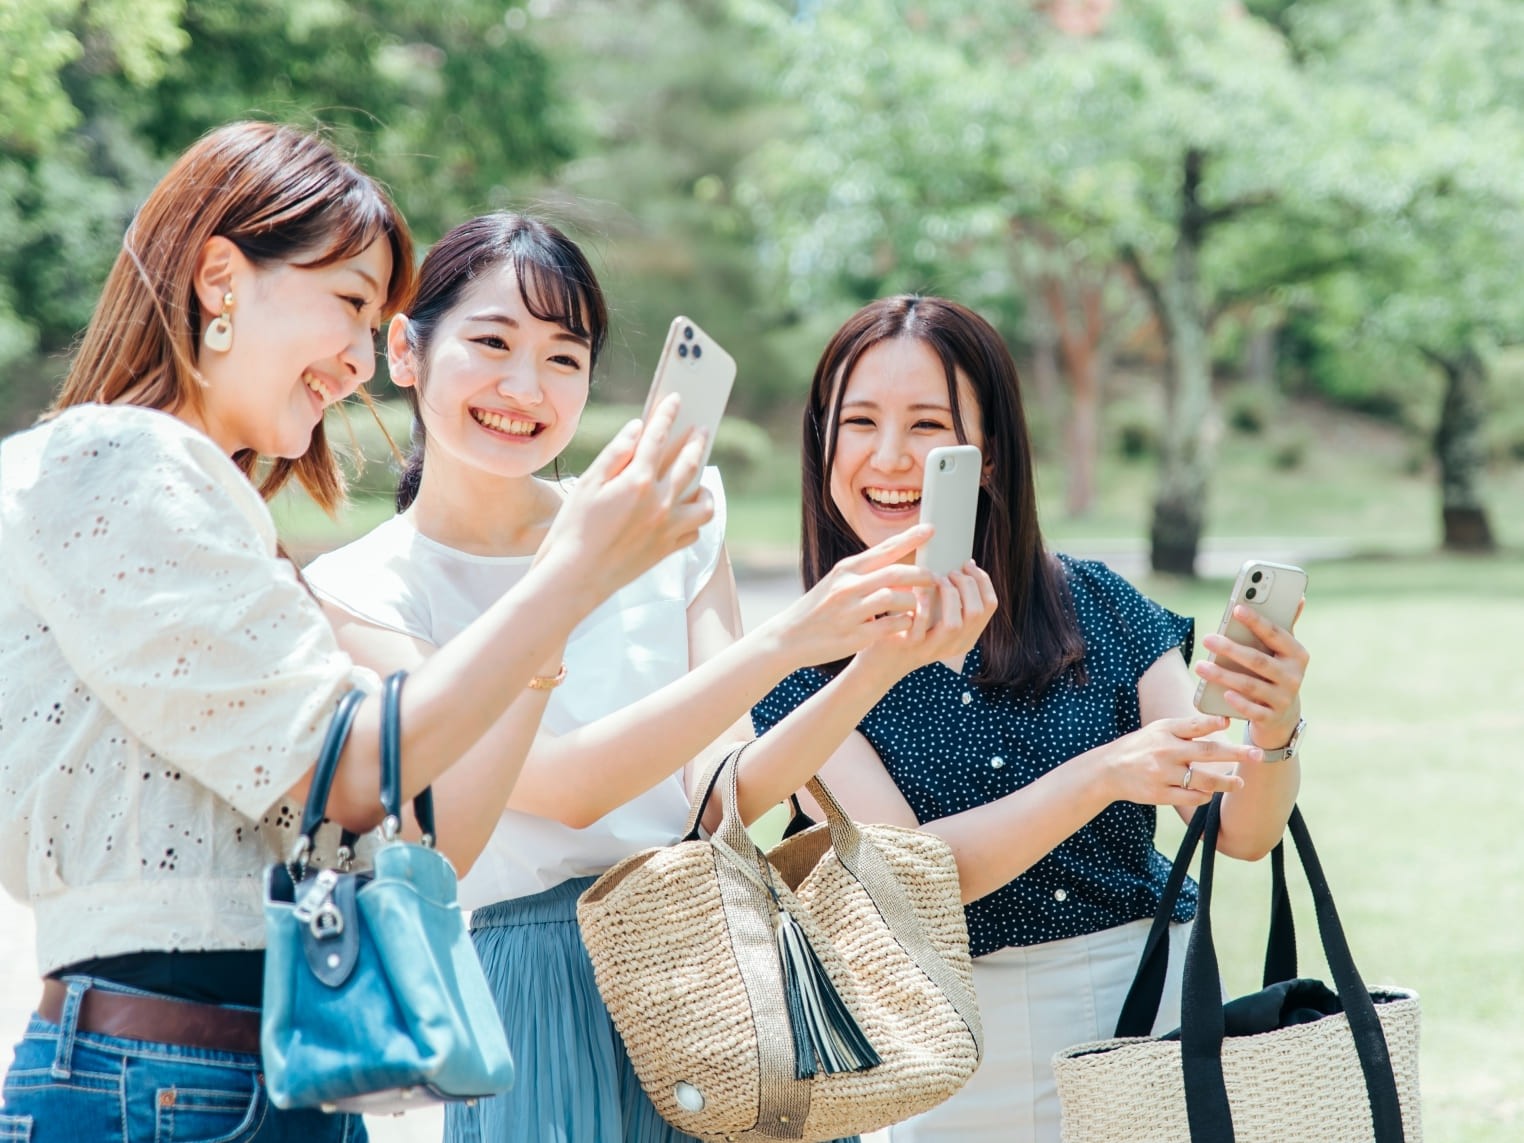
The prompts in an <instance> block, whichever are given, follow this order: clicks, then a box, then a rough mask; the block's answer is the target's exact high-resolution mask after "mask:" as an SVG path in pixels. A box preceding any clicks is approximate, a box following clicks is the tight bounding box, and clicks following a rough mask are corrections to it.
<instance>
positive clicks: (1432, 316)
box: [1289, 0, 1524, 551]
mask: <svg viewBox="0 0 1524 1143" xmlns="http://www.w3.org/2000/svg"><path fill="white" fill-rule="evenodd" d="M1289 17H1290V18H1291V20H1292V23H1293V27H1294V28H1295V29H1296V33H1297V37H1298V41H1299V43H1300V44H1301V45H1302V46H1303V50H1304V51H1305V53H1306V54H1307V56H1308V58H1309V61H1310V66H1313V67H1317V68H1321V69H1324V70H1327V71H1330V72H1332V71H1337V72H1338V73H1339V74H1341V75H1342V76H1344V77H1346V78H1347V80H1348V81H1350V82H1353V83H1356V84H1358V85H1359V86H1360V87H1361V88H1362V89H1364V90H1365V91H1366V92H1367V93H1368V101H1369V103H1370V105H1372V106H1393V105H1397V106H1400V108H1401V113H1400V115H1399V116H1392V117H1390V118H1388V119H1387V120H1386V122H1385V123H1384V124H1382V127H1383V128H1384V129H1383V130H1380V131H1379V132H1377V131H1373V132H1371V136H1372V139H1373V141H1379V143H1380V144H1381V148H1380V149H1379V151H1378V149H1377V148H1375V147H1368V148H1367V154H1377V153H1383V152H1384V154H1385V155H1386V156H1387V159H1386V161H1385V162H1384V163H1383V174H1384V175H1385V176H1386V178H1387V181H1388V188H1389V189H1388V196H1389V197H1388V202H1387V203H1385V204H1384V208H1383V209H1381V210H1376V211H1370V212H1367V213H1366V214H1365V216H1364V217H1363V218H1362V219H1361V221H1360V224H1359V225H1358V226H1355V227H1353V228H1351V229H1350V231H1349V232H1348V234H1347V236H1346V241H1347V243H1348V246H1349V248H1350V250H1351V252H1352V255H1353V257H1352V259H1351V261H1350V263H1349V264H1348V265H1347V266H1346V267H1345V268H1344V269H1343V270H1342V271H1341V272H1340V273H1338V274H1337V275H1335V276H1334V277H1333V278H1332V279H1331V280H1330V281H1329V282H1327V283H1325V286H1324V288H1323V290H1322V291H1320V293H1321V296H1322V297H1323V298H1324V299H1325V300H1329V297H1330V295H1332V300H1331V304H1325V305H1323V306H1322V307H1321V308H1320V310H1319V317H1320V320H1321V323H1322V325H1323V327H1324V329H1325V330H1326V331H1329V332H1331V334H1332V336H1333V337H1334V338H1335V339H1336V340H1338V341H1339V342H1341V343H1342V344H1344V345H1346V346H1349V347H1350V348H1351V349H1352V350H1354V351H1356V352H1359V351H1362V350H1365V349H1368V348H1369V347H1370V346H1372V345H1377V346H1382V347H1400V348H1402V349H1405V350H1406V351H1408V352H1410V353H1416V354H1417V355H1419V357H1420V358H1421V360H1422V361H1423V362H1424V363H1425V364H1426V365H1428V366H1430V367H1432V368H1433V369H1434V370H1435V372H1436V373H1437V374H1438V376H1439V378H1440V380H1441V387H1440V398H1439V408H1438V410H1437V412H1436V414H1435V415H1434V417H1433V436H1432V444H1433V451H1434V456H1435V460H1436V462H1437V470H1438V474H1439V482H1440V504H1441V531H1442V536H1443V544H1444V546H1445V547H1446V548H1449V549H1452V550H1461V551H1487V550H1491V549H1492V548H1493V547H1494V543H1495V541H1494V539H1493V534H1492V528H1491V525H1490V522H1489V520H1488V513H1487V509H1486V504H1485V500H1484V497H1483V478H1484V474H1485V469H1486V460H1487V447H1486V434H1485V427H1486V422H1487V418H1488V415H1489V381H1488V371H1489V362H1490V360H1491V358H1492V356H1493V351H1494V350H1495V349H1496V348H1497V347H1498V346H1501V345H1509V344H1519V343H1521V342H1524V297H1521V295H1520V292H1519V290H1518V286H1517V267H1518V266H1519V264H1520V262H1521V260H1524V212H1521V210H1520V205H1519V197H1518V188H1519V186H1520V185H1521V183H1524V115H1521V108H1524V66H1521V63H1520V61H1519V60H1518V58H1517V56H1516V54H1515V53H1514V52H1513V51H1512V50H1511V49H1510V48H1509V46H1508V45H1510V44H1516V43H1518V42H1520V37H1521V36H1524V11H1521V9H1520V7H1519V6H1518V5H1516V4H1511V3H1507V2H1506V0H1468V2H1467V3H1464V4H1441V3H1417V4H1406V3H1397V2H1395V0H1343V2H1342V3H1340V4H1339V5H1334V6H1327V7H1319V6H1316V5H1305V6H1300V5H1299V6H1298V7H1296V8H1294V9H1292V10H1291V12H1290V13H1289ZM1378 380H1379V379H1378Z"/></svg>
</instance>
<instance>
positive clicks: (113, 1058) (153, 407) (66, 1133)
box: [0, 123, 711, 1143]
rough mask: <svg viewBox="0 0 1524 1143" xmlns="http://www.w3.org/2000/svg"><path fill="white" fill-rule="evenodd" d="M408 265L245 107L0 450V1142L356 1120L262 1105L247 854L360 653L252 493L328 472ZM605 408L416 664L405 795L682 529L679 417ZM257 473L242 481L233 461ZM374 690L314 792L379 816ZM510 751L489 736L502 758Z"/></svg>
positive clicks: (253, 891) (316, 162)
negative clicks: (498, 562)
mask: <svg viewBox="0 0 1524 1143" xmlns="http://www.w3.org/2000/svg"><path fill="white" fill-rule="evenodd" d="M412 282H413V267H412V248H411V243H410V239H409V236H408V232H407V228H406V226H405V224H404V222H403V220H402V219H401V217H400V216H399V215H398V213H397V211H396V209H395V208H394V207H393V206H392V204H391V203H390V202H389V201H388V200H387V198H386V196H385V195H384V194H383V193H382V192H381V191H380V189H379V188H378V187H377V186H376V185H375V184H374V183H373V182H372V181H371V180H370V179H369V178H367V177H366V176H365V175H364V174H362V173H361V172H360V171H358V170H357V169H355V168H354V167H353V166H351V165H350V164H348V163H347V162H345V161H344V160H342V159H341V158H340V157H339V156H338V155H337V154H335V152H334V151H333V150H332V149H331V148H330V147H329V146H328V145H326V144H325V143H323V142H321V141H319V140H317V139H315V138H313V137H312V136H310V135H308V134H305V133H303V132H300V131H297V130H294V129H291V128H287V127H281V126H276V125H271V124H262V123H240V124H233V125H231V126H228V127H224V128H221V129H220V130H217V131H215V132H213V133H211V134H210V135H208V136H207V137H205V138H204V139H202V140H201V141H200V142H198V143H197V144H196V145H194V146H193V147H191V148H190V149H189V150H188V151H187V152H186V153H185V154H184V155H183V156H182V157H181V158H180V159H179V160H178V162H176V164H175V165H174V166H173V167H172V169H171V170H170V171H169V173H168V174H166V175H165V177H164V178H163V180H162V181H161V182H160V183H159V185H158V186H157V187H156V188H155V189H154V191H153V192H152V194H150V196H149V197H148V199H147V201H146V202H145V203H144V204H143V207H142V209H141V210H140V211H139V212H138V215H137V217H136V219H135V220H134V222H133V224H132V225H131V227H130V228H129V229H128V232H127V235H126V237H125V239H124V241H123V249H122V253H121V254H120V256H119V257H118V258H117V261H116V264H115V266H114V267H113V269H112V271H111V274H110V277H109V278H108V280H107V283H106V287H105V291H104V293H103V295H102V298H101V301H100V304H99V305H98V307H97V309H96V312H95V315H94V317H93V318H92V319H91V322H90V326H89V328H88V329H87V331H86V333H85V336H84V339H83V342H82V344H81V346H80V349H79V352H78V353H77V355H76V356H75V359H74V362H73V364H72V368H71V370H70V373H69V376H68V379H67V381H66V382H65V384H64V387H63V390H62V392H61V394H60V396H59V399H58V401H57V403H56V404H55V406H54V408H53V409H52V410H51V412H50V414H49V415H48V417H47V418H45V419H44V422H43V423H42V424H40V425H38V426H37V427H35V428H33V429H31V430H29V431H26V432H23V433H20V434H17V435H16V436H14V437H11V438H10V439H8V440H6V441H5V442H4V443H3V445H0V564H3V566H4V568H5V572H6V574H5V577H4V579H3V582H0V786H3V788H4V791H5V799H4V810H3V815H4V816H3V819H0V837H3V838H4V839H5V840H4V844H3V846H0V880H3V882H4V885H5V888H6V889H7V890H8V891H9V892H10V893H11V894H12V895H13V896H15V897H17V898H18V899H21V900H23V901H27V902H29V903H30V904H31V905H32V907H33V908H34V909H35V911H36V917H37V959H38V962H39V965H40V967H41V969H42V972H43V973H44V974H45V977H46V979H45V981H44V987H43V993H42V1000H41V1002H40V1004H39V1005H38V1009H37V1013H36V1015H34V1016H33V1018H32V1020H31V1021H30V1023H29V1024H28V1026H27V1029H26V1033H25V1036H24V1038H23V1039H22V1041H21V1043H20V1044H19V1045H18V1047H17V1049H16V1057H15V1061H14V1063H13V1065H12V1067H11V1069H10V1071H9V1073H8V1074H7V1076H6V1080H5V1092H4V1097H5V1102H4V1107H3V1110H0V1137H3V1138H19V1139H30V1140H32V1141H34V1143H52V1141H63V1140H70V1141H73V1140H79V1139H91V1140H105V1139H121V1140H129V1141H137V1140H150V1139H151V1140H156V1141H162V1140H165V1139H171V1138H173V1139H212V1138H216V1139H238V1140H243V1141H252V1140H258V1141H259V1143H269V1141H273V1140H297V1139H300V1140H355V1139H363V1138H364V1126H363V1124H362V1123H361V1121H360V1120H359V1119H358V1118H357V1117H351V1116H326V1115H324V1114H322V1113H321V1112H317V1111H290V1112H279V1111H276V1110H275V1109H273V1108H272V1107H270V1106H269V1104H268V1101H267V1099H266V1097H265V1095H264V1091H263V1086H262V1079H261V1076H260V1062H259V1055H258V1044H259V1004H260V991H261V982H262V956H263V954H262V945H263V940H264V927H263V921H262V914H261V892H260V883H261V877H262V873H263V870H264V868H265V867H266V866H267V865H268V864H270V863H271V862H273V861H277V860H281V859H283V858H284V857H285V856H286V854H287V852H288V850H289V843H290V841H291V840H292V839H293V835H294V827H295V824H296V821H295V819H296V817H297V805H298V804H299V802H300V800H301V799H302V797H303V796H304V794H305V791H306V786H307V784H308V782H309V781H310V777H311V770H312V766H313V764H314V762H315V761H316V758H317V754H318V748H319V744H320V740H321V737H322V735H323V732H324V730H325V728H326V724H327V722H328V716H329V713H330V712H331V710H332V709H333V706H334V703H335V702H336V700H337V699H338V698H339V696H340V695H342V694H343V693H345V692H346V691H347V690H349V689H350V688H352V687H355V686H359V687H361V688H363V689H366V690H374V689H375V686H376V676H375V675H374V674H373V673H372V672H370V671H368V670H365V669H363V668H360V667H357V666H356V665H355V664H354V663H353V662H352V661H351V659H350V658H349V657H348V655H346V654H345V653H344V652H343V651H342V650H341V649H340V648H339V646H338V643H337V641H336V639H335V637H334V634H333V632H332V629H331V628H330V627H329V626H328V624H327V622H326V621H325V619H324V617H323V615H322V612H321V610H320V608H319V606H318V604H317V602H316V600H315V599H314V598H313V597H312V596H311V595H310V594H309V593H308V592H307V590H306V589H305V587H304V585H303V584H302V582H301V580H300V578H299V576H298V575H297V573H296V571H295V569H294V568H293V567H292V566H291V564H290V563H288V562H287V561H286V560H285V559H283V558H281V556H280V555H279V553H278V551H277V547H276V540H275V529H274V525H273V523H272V521H271V518H270V514H269V511H268V509H267V507H266V505H265V503H264V500H263V499H262V498H261V493H263V495H264V496H265V497H268V496H270V495H273V494H274V492H275V491H277V490H278V489H279V488H280V487H282V485H284V484H285V483H286V482H287V481H288V480H290V479H291V478H293V477H294V478H295V479H296V480H298V481H299V482H300V483H301V484H302V485H303V486H305V487H306V488H307V490H308V491H309V492H310V493H311V494H312V495H313V497H314V498H315V499H316V500H317V501H318V502H319V503H320V504H322V505H324V506H325V507H332V506H333V505H334V504H335V503H336V502H337V501H338V499H339V497H340V496H341V494H342V489H343V485H342V480H341V477H340V475H339V472H338V470H337V468H336V467H335V465H334V461H333V458H332V456H331V455H330V453H329V451H328V449H327V446H326V443H325V442H324V438H323V428H322V418H323V413H324V410H325V409H326V408H327V407H328V406H329V405H331V404H333V403H334V402H337V401H340V400H342V399H344V398H345V397H348V396H349V395H350V394H352V393H354V392H355V391H356V389H357V388H358V387H359V386H360V385H362V384H363V383H364V382H365V381H366V380H368V379H369V378H370V376H371V374H372V372H373V370H374V367H375V345H374V338H375V334H376V330H377V327H378V325H379V323H380V322H381V320H382V318H383V316H384V315H386V314H388V313H390V312H392V311H394V310H397V309H399V308H401V306H402V304H403V303H404V302H405V300H406V298H407V297H408V296H409V294H410V292H411V289H412ZM673 412H674V410H673V409H672V408H670V407H669V408H666V409H663V410H660V411H658V413H656V414H655V415H654V416H653V417H652V419H651V422H650V424H649V425H647V426H646V427H645V428H644V430H643V431H642V430H641V427H640V426H639V425H638V423H635V422H632V423H631V425H629V426H627V427H626V429H625V431H623V432H622V433H621V434H620V435H619V436H618V437H617V438H616V440H615V441H614V443H613V444H611V445H610V446H609V448H608V449H606V450H605V451H604V453H603V454H602V455H600V457H599V458H598V460H597V461H596V462H595V463H594V465H593V467H592V470H591V471H590V473H589V474H588V475H587V476H585V477H584V479H583V480H582V481H581V482H580V483H579V485H578V487H577V490H576V492H575V493H574V494H573V495H572V496H570V497H569V498H568V501H567V504H566V506H565V508H564V509H563V511H562V513H561V514H560V516H559V517H558V519H557V521H556V524H555V526H554V527H553V528H552V529H551V535H550V536H549V537H548V538H547V542H546V545H545V551H544V555H543V557H542V558H541V560H540V561H539V562H538V563H537V564H536V566H535V567H534V568H533V569H531V570H530V571H529V572H528V573H527V574H526V575H525V577H524V578H523V580H522V581H521V582H520V583H519V584H518V585H517V586H516V587H515V588H514V589H513V590H512V591H509V592H507V593H505V594H504V596H503V597H502V598H501V599H500V600H498V601H497V602H496V603H494V605H493V606H492V607H491V608H489V609H488V610H487V611H486V613H485V614H484V615H482V617H481V618H480V619H479V620H478V621H477V622H476V623H474V624H472V625H471V626H470V627H469V628H468V629H467V630H466V631H464V632H462V633H461V635H460V636H459V637H458V638H456V639H455V640H453V641H452V642H451V644H450V646H449V647H448V648H447V649H443V650H441V651H440V653H439V654H437V655H435V656H433V657H432V658H431V659H430V660H429V661H428V662H427V663H425V664H420V665H419V666H418V669H417V670H416V671H415V673H414V675H413V679H412V682H411V684H410V685H409V687H408V688H407V692H406V695H405V697H404V699H403V705H404V717H403V720H402V726H403V736H404V743H403V787H404V788H403V794H404V796H407V797H411V795H412V794H414V793H416V792H418V791H419V790H421V789H422V788H423V787H425V786H426V785H428V784H429V783H431V782H432V781H433V780H434V779H435V778H436V777H438V776H439V775H440V774H441V773H442V772H443V771H444V770H445V769H446V768H447V767H448V766H449V765H451V764H452V763H453V762H454V761H455V760H456V759H457V758H459V757H460V756H461V755H462V754H463V753H465V752H466V751H467V750H468V749H469V748H470V747H471V746H472V745H473V744H474V743H475V742H476V741H477V739H478V738H480V737H481V736H482V734H483V733H484V732H486V731H487V730H488V729H489V728H490V727H491V726H492V725H493V724H494V722H495V721H496V720H497V719H498V717H499V716H500V715H501V714H502V713H503V712H504V710H506V709H507V708H508V706H509V705H510V704H511V702H512V701H513V700H514V698H516V697H517V696H518V695H519V694H521V693H522V692H523V690H524V688H525V687H526V686H529V685H532V684H533V683H534V681H535V677H536V671H537V669H538V668H539V667H540V666H541V664H542V663H543V662H544V661H545V660H546V659H547V658H548V657H549V656H550V655H551V654H552V653H554V652H555V650H556V648H558V647H559V646H560V644H561V643H562V642H563V641H564V640H565V639H566V636H567V634H568V633H569V632H570V631H571V629H572V628H573V627H574V626H575V625H576V624H577V623H578V622H579V621H580V620H581V619H582V618H584V617H585V616H586V615H587V614H589V613H590V612H591V610H592V609H593V608H594V607H595V606H596V605H597V604H599V603H600V602H601V601H602V600H603V599H604V598H605V597H606V596H607V595H609V594H610V593H611V592H612V591H614V590H615V589H617V588H618V587H619V586H620V585H622V584H623V583H625V582H626V581H628V580H630V579H632V578H634V577H635V576H637V575H638V574H640V573H641V572H642V571H644V570H645V569H646V568H648V567H650V566H651V565H653V564H654V563H656V562H658V561H660V560H661V559H663V558H665V557H666V556H667V555H669V554H670V553H672V552H673V551H675V550H677V549H678V548H680V547H682V546H684V545H685V544H687V543H690V542H691V541H692V540H693V538H694V537H695V536H696V535H697V532H698V529H699V527H700V526H701V525H702V524H703V523H704V522H705V520H707V518H708V516H709V513H710V511H711V508H710V505H709V503H708V501H707V498H706V497H705V496H704V495H703V494H702V493H700V494H698V495H696V496H692V497H685V496H684V495H683V493H682V491H681V490H682V489H684V488H686V487H687V486H688V483H689V481H690V480H691V479H692V478H693V477H694V476H695V475H696V471H697V467H698V448H697V442H685V441H677V440H669V439H668V437H669V435H670V434H669V429H670V426H671V423H672V415H673ZM256 476H257V477H260V485H259V489H258V490H257V491H256V489H255V487H254V486H253V485H252V484H251V482H250V481H251V478H254V477H256ZM377 707H378V704H376V703H372V702H370V701H366V702H365V703H364V705H363V706H362V708H361V711H360V714H359V717H358V721H357V723H356V726H355V729H354V732H353V733H352V735H351V737H350V739H349V742H348V745H347V746H346V748H345V751H344V754H343V756H342V759H341V762H340V766H339V769H338V773H337V777H336V780H335V783H334V787H333V791H332V794H331V796H330V798H329V801H328V812H329V814H330V815H331V816H332V817H333V818H334V819H335V821H336V822H337V823H339V824H341V825H343V826H344V827H346V828H349V829H352V830H356V831H358V830H363V829H367V828H369V827H370V826H372V825H374V824H375V823H376V822H377V821H379V819H380V816H381V808H380V803H379V798H378V774H379V769H378V765H377V761H376V759H377V747H378V742H379V737H380V726H379V722H380V720H379V711H378V709H377ZM521 763H522V757H518V758H504V759H503V760H502V763H501V764H502V766H503V768H504V769H505V770H508V771H510V772H516V767H517V766H518V765H519V764H521Z"/></svg>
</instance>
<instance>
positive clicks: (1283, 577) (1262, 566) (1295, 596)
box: [1195, 560, 1307, 718]
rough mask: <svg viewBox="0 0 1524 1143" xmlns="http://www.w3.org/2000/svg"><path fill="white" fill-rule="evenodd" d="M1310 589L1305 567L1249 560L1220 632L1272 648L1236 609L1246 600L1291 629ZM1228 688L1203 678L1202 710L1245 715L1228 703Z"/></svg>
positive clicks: (1199, 697) (1241, 641) (1238, 640)
mask: <svg viewBox="0 0 1524 1143" xmlns="http://www.w3.org/2000/svg"><path fill="white" fill-rule="evenodd" d="M1306 592H1307V573H1306V572H1305V571H1303V570H1302V569H1301V568H1299V567H1294V566H1292V565H1291V564H1276V563H1270V562H1269V561H1267V560H1246V561H1245V562H1244V565H1243V567H1241V568H1239V569H1238V579H1237V580H1236V581H1234V584H1233V591H1232V594H1230V595H1229V596H1228V605H1227V607H1226V608H1224V609H1223V613H1222V622H1221V623H1219V624H1218V625H1217V633H1218V634H1219V635H1225V636H1227V638H1229V639H1231V640H1233V642H1235V643H1237V644H1239V645H1240V646H1244V647H1251V648H1253V649H1254V650H1256V651H1268V650H1269V648H1268V647H1266V646H1265V644H1264V643H1263V642H1262V641H1261V640H1260V639H1259V637H1258V636H1257V635H1255V634H1254V632H1252V631H1250V630H1249V629H1248V628H1247V627H1245V626H1244V625H1243V623H1241V622H1239V621H1238V620H1237V619H1234V618H1233V609H1234V608H1235V607H1237V606H1238V605H1239V604H1242V605H1243V606H1245V607H1248V608H1251V609H1252V610H1253V611H1254V612H1255V613H1256V614H1258V615H1261V616H1263V617H1264V618H1265V619H1267V620H1269V621H1270V622H1271V623H1274V624H1275V625H1276V626H1277V627H1285V628H1287V629H1288V630H1289V629H1290V627H1291V620H1292V619H1293V618H1295V616H1296V609H1297V605H1298V604H1299V603H1300V602H1301V600H1302V596H1303V595H1304V594H1306ZM1216 661H1217V656H1216V655H1215V654H1210V653H1209V654H1208V655H1207V662H1209V663H1215V662H1216ZM1225 665H1226V666H1227V667H1228V669H1230V670H1231V669H1233V664H1232V663H1228V664H1225ZM1224 690H1225V688H1224V687H1223V686H1222V684H1221V683H1209V682H1207V680H1206V679H1202V680H1201V681H1200V683H1199V684H1198V685H1197V687H1196V700H1195V701H1196V709H1197V710H1199V711H1200V712H1201V713H1202V714H1217V715H1223V716H1225V717H1228V718H1242V717H1243V715H1242V714H1240V713H1239V712H1238V711H1236V710H1234V709H1233V708H1232V707H1230V706H1229V705H1228V703H1227V700H1226V699H1225V698H1224V697H1223V694H1224Z"/></svg>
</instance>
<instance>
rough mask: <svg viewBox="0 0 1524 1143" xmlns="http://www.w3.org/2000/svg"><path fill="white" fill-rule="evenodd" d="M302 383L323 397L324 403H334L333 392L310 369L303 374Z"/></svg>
mask: <svg viewBox="0 0 1524 1143" xmlns="http://www.w3.org/2000/svg"><path fill="white" fill-rule="evenodd" d="M302 384H303V385H305V386H307V388H309V389H311V390H312V391H313V392H314V393H316V394H317V395H318V396H319V397H321V398H322V400H323V404H325V405H331V404H333V394H332V393H330V392H329V391H328V389H327V387H326V386H325V385H324V384H323V383H322V382H321V381H319V380H318V379H317V376H316V375H315V374H314V373H312V372H311V371H310V370H309V371H307V372H305V373H303V374H302Z"/></svg>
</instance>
